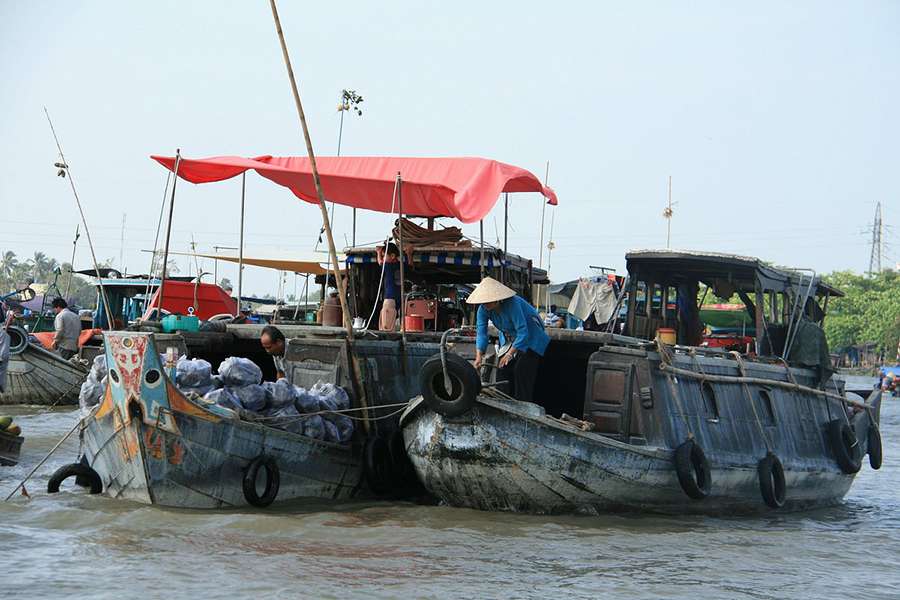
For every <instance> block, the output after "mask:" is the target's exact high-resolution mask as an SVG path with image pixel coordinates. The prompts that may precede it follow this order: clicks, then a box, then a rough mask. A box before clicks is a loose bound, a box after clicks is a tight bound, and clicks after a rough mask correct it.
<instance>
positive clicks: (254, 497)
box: [243, 454, 281, 508]
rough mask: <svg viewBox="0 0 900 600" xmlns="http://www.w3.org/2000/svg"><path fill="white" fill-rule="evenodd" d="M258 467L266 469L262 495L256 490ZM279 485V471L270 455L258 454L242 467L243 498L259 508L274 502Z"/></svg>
mask: <svg viewBox="0 0 900 600" xmlns="http://www.w3.org/2000/svg"><path fill="white" fill-rule="evenodd" d="M260 469H265V471H266V489H265V490H264V491H263V494H262V496H260V495H259V494H258V493H257V491H256V477H257V475H259V470H260ZM280 487H281V473H280V472H279V470H278V463H276V462H275V459H274V458H272V457H271V456H266V455H265V454H260V455H259V456H257V457H256V458H254V459H253V460H251V461H250V464H249V465H247V468H246V469H244V480H243V488H244V498H245V499H246V500H247V502H248V503H249V504H251V505H253V506H258V507H259V508H265V507H266V506H269V505H270V504H272V503H273V502H275V498H276V497H277V496H278V489H279V488H280Z"/></svg>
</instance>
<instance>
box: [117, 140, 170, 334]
mask: <svg viewBox="0 0 900 600" xmlns="http://www.w3.org/2000/svg"><path fill="white" fill-rule="evenodd" d="M180 164H181V148H177V149H176V150H175V168H174V169H173V171H174V173H175V177H174V178H172V196H171V198H170V200H169V221H168V224H167V225H166V245H165V248H164V249H163V260H162V273H161V275H160V280H159V304H158V305H157V307H156V320H157V321H162V310H163V300H164V299H165V294H166V271H167V270H168V268H169V242H170V241H171V239H172V212H173V211H174V210H175V186H176V185H178V167H179V165H180ZM110 328H112V326H111V325H110Z"/></svg>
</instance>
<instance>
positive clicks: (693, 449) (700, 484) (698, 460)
mask: <svg viewBox="0 0 900 600" xmlns="http://www.w3.org/2000/svg"><path fill="white" fill-rule="evenodd" d="M675 474H676V475H678V483H679V484H681V489H682V490H684V493H685V494H687V495H688V497H689V498H692V499H694V500H703V499H704V498H706V497H707V496H708V495H709V490H710V488H711V487H712V470H711V469H710V465H709V460H707V458H706V454H705V453H704V452H703V448H701V447H700V444H698V443H697V442H696V441H695V440H693V439H688V440H685V441H684V442H683V443H682V444H681V445H680V446H678V447H677V448H675Z"/></svg>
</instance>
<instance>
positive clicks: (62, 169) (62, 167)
mask: <svg viewBox="0 0 900 600" xmlns="http://www.w3.org/2000/svg"><path fill="white" fill-rule="evenodd" d="M44 114H45V115H47V122H48V123H50V131H51V132H52V133H53V139H54V140H55V141H56V149H57V150H59V158H60V160H61V161H62V162H60V163H57V165H58V166H59V173H60V175H61V176H63V177H65V176H66V174H68V176H69V185H70V186H71V187H72V195H73V196H75V204H76V205H77V206H78V213H79V214H80V215H81V224H82V225H84V234H85V236H87V241H88V247H89V248H90V249H91V260H93V261H94V273H95V274H96V275H97V283H98V284H99V285H100V298H101V300H102V301H103V311H104V313H105V314H106V320H107V321H106V322H107V324H108V327H109V328H110V329H112V327H113V325H114V321H113V318H112V310H111V309H110V307H109V299H108V298H107V297H106V288H105V287H103V278H101V277H100V265H99V263H98V262H97V254H96V253H95V252H94V242H93V240H91V231H90V229H88V226H87V219H86V218H85V216H84V209H83V208H82V207H81V200H79V198H78V191H77V190H76V189H75V180H74V179H72V171H71V170H70V169H69V163H68V162H66V156H65V155H64V154H63V150H62V145H60V143H59V138H58V137H57V136H56V129H54V127H53V121H52V120H51V119H50V113H49V111H47V107H46V106H45V107H44ZM73 260H74V259H73Z"/></svg>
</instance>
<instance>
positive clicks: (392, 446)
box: [52, 157, 552, 508]
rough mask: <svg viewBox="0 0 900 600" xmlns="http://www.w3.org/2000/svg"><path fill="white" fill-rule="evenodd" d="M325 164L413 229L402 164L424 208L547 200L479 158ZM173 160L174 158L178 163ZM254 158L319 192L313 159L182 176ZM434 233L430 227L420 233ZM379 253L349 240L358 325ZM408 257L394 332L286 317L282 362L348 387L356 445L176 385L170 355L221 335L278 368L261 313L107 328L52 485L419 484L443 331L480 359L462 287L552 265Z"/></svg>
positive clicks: (335, 491) (192, 497)
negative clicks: (247, 320) (97, 388)
mask: <svg viewBox="0 0 900 600" xmlns="http://www.w3.org/2000/svg"><path fill="white" fill-rule="evenodd" d="M159 160H160V162H162V163H163V164H167V162H168V159H159ZM321 161H322V162H320V174H321V177H322V182H323V185H324V187H325V189H326V190H329V200H334V201H335V202H337V203H344V204H350V203H351V202H359V204H358V205H357V206H358V207H359V208H367V209H370V210H376V211H380V212H386V213H392V212H393V213H396V214H397V216H398V218H399V221H398V222H399V227H402V228H409V227H411V225H410V224H409V223H408V222H407V220H406V219H405V215H404V213H402V212H401V211H399V210H395V208H394V203H393V200H395V199H396V197H395V196H394V193H395V192H394V191H392V190H393V189H395V185H394V182H395V180H396V179H397V172H398V171H400V172H401V173H403V174H404V176H405V177H407V175H406V174H408V177H407V178H406V179H404V180H403V183H402V184H401V185H402V189H403V190H404V193H407V191H409V192H411V193H410V194H409V195H410V196H411V197H412V198H413V200H410V203H409V204H408V205H407V208H408V209H409V210H410V211H411V212H412V213H413V214H415V215H420V216H422V217H424V218H429V217H430V218H437V217H441V216H456V217H459V218H461V219H462V220H464V221H465V222H472V220H475V221H478V220H480V219H481V218H482V217H483V216H484V214H486V213H487V212H488V211H489V210H490V209H491V207H493V205H494V203H495V201H496V199H497V198H498V197H499V196H500V194H501V193H502V192H504V191H510V192H515V191H535V192H539V193H543V194H544V195H545V196H552V191H551V190H549V189H548V188H545V187H544V186H542V185H541V183H540V181H539V180H537V178H536V177H534V176H533V175H532V174H530V173H528V172H527V171H524V170H523V169H518V168H516V167H512V166H510V165H505V164H503V163H497V162H496V161H488V160H484V159H372V158H370V159H358V158H355V157H351V158H340V159H337V158H333V159H329V158H325V159H321ZM168 165H169V167H170V168H173V165H174V163H171V162H169V163H168ZM249 168H252V169H254V170H256V171H257V172H259V173H260V174H262V175H263V176H265V177H270V178H272V179H273V181H275V182H276V183H280V184H282V185H285V186H286V187H289V188H290V189H291V191H292V192H294V194H295V195H296V196H298V197H300V198H301V199H304V198H305V199H309V198H310V197H315V196H314V195H312V196H311V195H310V193H309V190H310V189H312V178H311V174H310V172H309V168H308V166H307V165H306V163H305V161H304V160H303V159H275V158H271V157H270V158H268V159H266V161H265V162H263V161H261V160H260V159H235V158H230V159H228V158H225V159H223V158H221V157H219V158H215V159H198V160H188V159H184V160H181V161H180V166H179V169H178V175H179V177H182V178H185V179H187V180H188V181H193V182H195V183H200V182H204V181H217V180H222V179H227V178H230V177H234V176H237V175H239V174H241V173H242V172H243V171H245V170H247V169H249ZM217 172H218V175H217V174H216V173H217ZM273 173H275V175H273ZM347 173H352V174H353V175H352V177H350V178H348V176H347ZM348 182H349V183H348ZM341 185H346V186H347V187H345V188H342V187H341ZM397 187H400V185H398V186H397ZM417 199H418V200H417ZM351 205H352V204H351ZM466 211H468V212H466ZM472 211H475V212H472ZM405 230H408V229H405ZM427 231H428V230H426V232H420V234H421V235H422V236H423V237H424V238H426V239H427V238H429V235H430V234H428V233H427ZM441 231H445V230H441ZM445 235H446V234H445V233H444V234H441V236H445ZM438 237H440V236H438ZM420 241H421V240H420ZM375 256H376V249H375V248H374V247H358V248H351V249H349V250H348V251H347V259H346V266H347V277H348V280H349V282H350V287H351V289H352V290H356V291H355V292H354V293H353V295H352V298H351V300H352V305H353V310H354V313H355V314H356V315H358V316H359V317H360V319H362V320H363V321H366V320H367V319H366V317H369V316H370V315H371V314H374V313H375V312H377V309H378V307H379V305H380V302H381V300H380V298H379V297H378V295H377V294H376V293H375V291H376V290H377V284H378V281H379V277H380V274H381V270H382V269H381V266H380V265H378V264H377V262H376V259H375ZM407 264H408V265H409V267H410V271H409V272H407V276H408V277H407V279H408V280H409V281H410V282H411V283H416V285H419V286H421V288H420V289H415V290H413V289H410V290H409V293H408V294H405V299H406V302H404V303H401V312H404V311H405V312H406V314H405V315H404V316H408V317H415V318H413V319H409V320H406V319H403V318H401V319H400V321H401V324H402V327H401V329H400V331H395V332H376V331H371V330H366V329H365V328H363V329H361V330H359V331H348V330H347V329H345V328H343V327H335V326H329V325H327V324H322V325H315V324H309V325H296V324H291V325H279V327H280V328H281V329H282V331H283V333H284V334H285V336H286V338H287V344H286V351H285V355H284V365H285V375H286V378H287V379H288V380H289V381H290V383H292V384H295V385H298V386H303V387H304V388H310V387H311V386H313V385H314V384H316V383H318V382H323V383H330V384H334V385H337V386H340V387H342V388H344V389H345V390H347V391H348V393H349V396H350V399H351V409H350V411H351V414H355V416H356V418H357V419H358V421H357V423H358V426H357V427H356V429H355V431H354V434H353V438H352V439H351V440H350V442H349V443H346V444H338V443H331V442H325V441H322V440H317V439H313V438H310V437H306V436H303V435H299V434H295V433H291V432H289V431H283V430H280V429H277V428H274V427H270V426H268V425H266V424H265V422H264V421H263V420H260V419H256V418H255V417H254V416H253V415H252V414H248V413H247V412H241V411H238V412H236V411H232V410H230V409H227V408H223V407H220V406H217V405H215V404H212V403H209V402H207V401H204V400H203V399H202V398H199V397H195V396H192V395H190V394H188V395H185V394H184V393H182V392H181V391H179V389H178V388H177V386H176V385H175V382H174V381H173V376H172V368H173V362H174V358H172V357H176V356H178V355H179V354H181V353H183V348H184V347H185V346H188V347H192V348H193V350H192V352H191V354H192V355H193V356H196V357H198V358H207V357H208V358H207V359H208V360H209V361H210V362H211V363H212V364H218V363H217V362H215V361H216V359H218V360H221V359H222V358H224V356H221V352H222V351H223V348H226V347H227V348H228V351H229V352H232V353H234V354H235V355H238V356H241V357H245V358H249V359H251V360H253V361H254V362H255V363H256V364H257V365H258V366H259V367H260V368H261V369H262V371H263V374H264V376H265V378H267V379H272V378H273V376H274V368H273V364H272V360H271V357H270V356H268V355H266V354H265V353H264V352H263V350H262V347H261V346H260V344H259V336H260V333H261V331H262V325H253V324H236V323H222V324H221V327H220V328H219V329H220V331H214V332H205V331H199V332H190V331H182V332H178V333H174V334H169V335H166V334H159V333H153V332H149V331H114V332H105V333H104V356H105V357H106V364H107V368H108V372H109V375H108V384H107V387H106V390H105V392H104V396H103V398H102V401H101V402H100V404H99V405H98V406H97V407H96V408H94V409H93V410H92V412H91V413H90V414H88V415H87V416H86V417H85V429H84V453H83V455H82V456H79V460H78V462H76V463H72V464H71V465H67V466H66V467H64V468H63V471H62V472H61V473H60V475H59V477H54V478H52V481H54V482H55V485H54V486H53V487H55V490H58V484H59V481H60V478H61V477H65V476H68V475H76V476H81V477H83V478H88V479H90V480H91V481H92V490H96V491H97V492H100V491H101V490H102V491H103V493H105V494H107V495H109V496H111V497H114V498H123V499H129V500H133V501H138V502H143V503H147V504H154V505H161V506H170V507H177V508H227V507H236V506H257V507H263V506H268V505H270V504H271V503H273V502H279V503H280V502H285V501H289V500H295V499H302V498H318V499H329V500H339V499H346V498H359V497H363V498H364V497H375V496H388V497H406V496H408V495H409V494H412V493H418V492H419V491H418V489H414V488H416V487H417V486H416V479H415V475H414V474H413V473H412V471H411V467H410V466H409V463H408V458H407V457H406V455H405V454H404V453H403V443H402V435H401V434H400V433H399V429H398V423H399V413H400V411H402V409H403V407H404V406H405V405H406V403H407V401H408V399H409V398H411V397H413V396H415V395H417V394H418V393H419V388H418V376H417V375H418V373H419V371H420V370H421V368H422V366H423V365H424V364H425V362H426V361H427V360H428V359H429V358H430V357H431V356H432V355H433V354H434V353H435V352H437V351H439V349H440V348H441V346H442V342H443V343H449V344H451V345H452V346H453V348H452V351H453V352H454V353H456V354H457V355H458V356H465V357H470V358H471V357H473V356H474V343H473V342H474V340H473V338H471V337H469V336H466V335H463V334H454V333H453V329H455V328H456V327H455V326H456V325H459V324H460V323H461V322H462V321H464V320H465V319H466V318H470V317H467V316H466V315H465V314H464V311H465V308H466V306H465V303H464V302H462V299H463V298H464V294H465V290H466V289H471V286H472V285H473V284H475V283H477V282H478V281H480V279H481V277H482V274H484V273H488V274H492V275H494V276H496V277H505V280H506V281H508V282H509V283H510V285H512V286H514V287H515V289H516V290H517V291H518V292H520V293H522V294H531V293H532V289H533V287H534V286H535V285H540V284H542V283H546V272H544V271H542V270H540V269H537V268H535V267H534V266H533V264H532V263H531V261H529V260H527V259H524V258H520V257H516V256H513V255H510V254H507V253H505V252H503V251H501V250H499V249H497V248H492V247H490V246H489V245H485V244H483V243H482V244H480V245H477V244H473V243H468V244H467V243H462V242H460V243H456V242H454V243H453V245H447V244H441V243H439V242H434V241H432V242H429V243H422V244H419V245H417V246H416V247H415V248H411V251H410V252H409V262H408V263H407ZM277 266H279V265H276V268H277ZM299 268H305V267H298V266H296V265H295V266H293V267H291V270H296V269H299ZM316 276H317V281H320V282H324V284H327V282H328V281H329V279H328V277H329V276H330V277H332V278H333V273H331V274H330V275H329V274H328V272H327V270H326V271H325V273H319V274H317V275H316ZM319 278H321V279H319ZM338 322H339V320H338ZM448 332H450V333H448ZM203 340H205V341H203ZM161 355H163V356H162V357H161ZM55 490H53V491H55Z"/></svg>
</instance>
